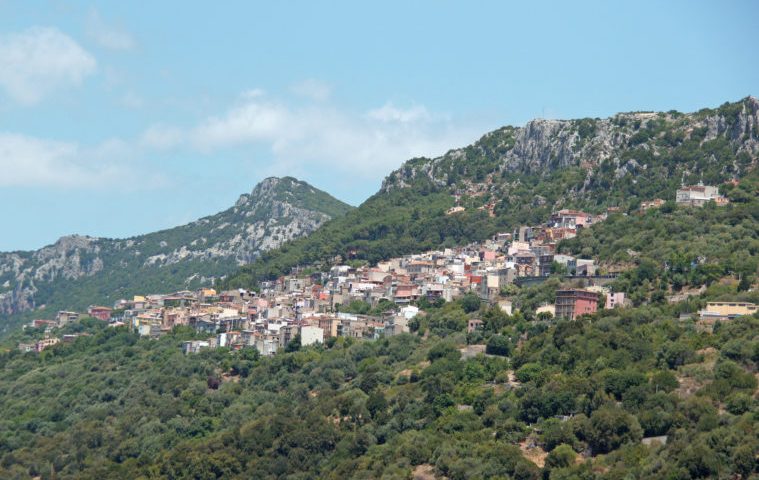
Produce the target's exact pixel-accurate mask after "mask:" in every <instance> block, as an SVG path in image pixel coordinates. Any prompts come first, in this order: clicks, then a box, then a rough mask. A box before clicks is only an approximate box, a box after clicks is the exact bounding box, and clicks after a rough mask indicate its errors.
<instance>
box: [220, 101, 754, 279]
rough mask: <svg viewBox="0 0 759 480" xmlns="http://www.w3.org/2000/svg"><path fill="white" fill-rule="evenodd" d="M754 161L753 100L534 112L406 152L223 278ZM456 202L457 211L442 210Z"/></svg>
mask: <svg viewBox="0 0 759 480" xmlns="http://www.w3.org/2000/svg"><path fill="white" fill-rule="evenodd" d="M757 163H759V100H757V99H756V98H754V97H747V98H745V99H743V100H741V101H738V102H734V103H725V104H723V105H722V106H720V107H719V108H716V109H708V108H705V109H702V110H699V111H698V112H695V113H689V114H684V113H680V112H676V111H669V112H658V113H656V112H632V113H620V114H617V115H614V116H612V117H610V118H606V119H597V118H584V119H579V120H533V121H531V122H529V123H528V124H527V125H525V126H524V127H510V126H509V127H503V128H500V129H498V130H495V131H493V132H490V133H488V134H486V135H484V136H483V137H482V138H481V139H480V140H478V141H477V142H475V143H474V144H472V145H470V146H468V147H465V148H460V149H455V150H451V151H449V152H448V153H446V154H445V155H442V156H440V157H437V158H432V159H430V158H415V159H411V160H409V161H407V162H405V163H404V164H403V165H402V166H401V167H400V168H399V169H397V170H395V171H394V172H392V173H391V174H390V175H388V176H387V178H386V179H385V181H384V182H383V184H382V187H381V189H380V191H379V192H377V193H376V194H375V195H374V196H372V197H371V198H369V199H368V200H367V201H366V202H364V203H363V204H362V205H360V206H359V207H358V208H357V209H355V210H353V211H351V212H349V213H348V214H347V215H345V216H344V217H341V218H338V219H335V220H332V221H330V222H328V223H327V224H325V225H324V227H322V228H320V229H319V230H318V231H317V232H315V233H314V234H313V235H311V236H309V237H308V238H305V239H299V240H296V241H294V242H290V243H287V244H285V245H283V246H282V247H281V248H279V249H276V250H271V251H269V252H267V253H266V254H264V255H262V257H261V258H260V259H259V260H257V261H256V262H255V263H253V264H251V265H248V266H245V267H243V268H242V269H241V270H240V271H239V272H238V274H236V275H233V276H231V277H229V278H228V279H227V280H226V285H230V286H251V285H255V283H256V282H257V281H259V280H261V279H264V278H271V277H273V276H276V275H280V274H282V273H285V272H287V271H288V270H289V269H290V268H292V267H293V266H295V265H299V264H301V265H302V264H310V263H322V264H326V263H331V262H334V261H337V260H338V259H339V260H340V261H345V260H351V259H353V260H361V261H369V262H376V261H378V260H381V259H384V258H388V257H393V256H398V255H402V254H407V253H411V252H415V251H420V250H424V249H428V248H433V247H438V246H445V245H454V244H460V243H462V242H469V241H474V240H482V239H484V238H486V237H488V236H490V235H492V234H493V233H494V232H495V231H497V230H510V229H513V228H514V227H515V226H518V225H522V224H534V223H539V222H542V221H545V219H546V218H547V217H548V215H549V214H550V213H551V211H553V210H556V209H560V208H581V209H586V210H589V211H591V212H595V213H599V212H602V211H604V210H605V209H606V208H607V207H612V206H613V207H619V208H620V209H621V210H622V211H635V210H637V208H638V206H639V204H640V202H642V201H645V200H652V199H654V198H665V199H666V198H674V194H675V190H676V189H677V188H678V187H679V186H680V185H681V184H683V183H686V184H695V183H697V182H699V181H703V182H705V183H708V184H722V183H723V182H726V181H729V180H732V179H735V178H740V177H742V176H743V175H745V174H746V172H748V171H750V170H752V169H754V168H755V167H756V166H757ZM456 204H458V205H460V206H462V207H464V208H465V211H463V212H460V213H456V214H452V215H447V214H446V212H447V210H448V209H449V208H450V207H452V206H454V205H456Z"/></svg>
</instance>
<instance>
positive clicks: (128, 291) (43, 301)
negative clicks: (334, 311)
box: [0, 177, 351, 330]
mask: <svg viewBox="0 0 759 480" xmlns="http://www.w3.org/2000/svg"><path fill="white" fill-rule="evenodd" d="M350 209H351V207H350V206H349V205H347V204H345V203H343V202H341V201H339V200H337V199H335V198H333V197H331V196H330V195H328V194H327V193H325V192H322V191H320V190H317V189H315V188H314V187H312V186H311V185H309V184H307V183H305V182H302V181H298V180H296V179H294V178H291V177H285V178H267V179H266V180H263V181H262V182H261V183H259V184H258V185H257V186H256V187H255V188H254V189H253V191H252V192H251V193H249V194H244V195H241V196H240V198H239V200H238V201H237V202H236V204H235V205H234V206H233V207H231V208H229V209H227V210H225V211H223V212H221V213H217V214H215V215H211V216H207V217H203V218H201V219H199V220H197V221H195V222H192V223H189V224H187V225H182V226H179V227H175V228H170V229H167V230H162V231H159V232H155V233H150V234H147V235H140V236H136V237H132V238H127V239H107V238H93V237H86V236H79V235H73V236H68V237H63V238H61V239H60V240H58V241H57V242H56V243H55V244H54V245H50V246H48V247H45V248H42V249H40V250H37V251H30V252H11V253H0V320H3V317H4V318H5V320H6V321H4V322H2V323H3V324H2V327H0V328H3V329H6V330H7V328H8V327H7V326H8V322H7V318H8V317H9V316H11V315H14V314H18V313H21V312H25V311H30V310H34V309H37V308H39V307H41V306H42V305H45V306H46V310H45V311H40V310H36V312H35V315H38V316H41V317H45V314H46V313H48V312H49V314H50V315H53V314H54V313H55V312H54V311H53V310H55V309H56V308H78V309H82V308H86V307H87V305H90V304H93V303H106V304H109V303H112V302H113V301H115V300H117V299H119V298H123V297H128V296H131V295H133V294H138V293H140V294H144V293H148V292H166V291H171V290H177V289H189V288H196V287H198V286H200V285H210V284H212V283H213V281H214V279H215V278H217V277H219V276H223V275H226V274H229V273H230V272H233V271H235V269H236V268H238V267H239V266H240V265H242V264H245V263H249V262H252V261H254V260H255V259H256V258H258V257H259V256H260V255H261V253H262V252H264V251H267V250H270V249H272V248H277V247H278V246H280V245H282V244H283V243H284V242H286V241H288V240H292V239H296V238H299V237H302V236H305V235H308V234H309V233H311V232H313V231H314V230H316V229H317V228H318V227H320V226H321V225H322V224H324V223H325V222H326V221H327V220H329V219H331V218H334V217H339V216H342V215H344V214H345V213H346V212H348V211H349V210H350Z"/></svg>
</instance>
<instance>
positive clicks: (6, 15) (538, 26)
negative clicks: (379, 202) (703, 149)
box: [0, 0, 759, 251]
mask: <svg viewBox="0 0 759 480" xmlns="http://www.w3.org/2000/svg"><path fill="white" fill-rule="evenodd" d="M363 3H364V2H347V1H346V2H338V1H329V2H314V1H309V2H305V1H303V2H296V1H288V2H250V1H249V2H221V3H217V4H216V5H214V6H212V4H211V3H203V4H201V3H200V2H187V1H182V2H179V1H177V2H170V1H166V2H138V3H135V2H107V3H105V2H104V3H90V2H69V1H60V0H59V1H36V2H35V1H23V2H21V1H16V2H12V1H8V0H0V215H1V217H2V226H3V227H2V229H0V250H2V251H7V250H16V249H33V248H39V247H41V246H43V245H46V244H49V243H52V242H54V241H55V240H56V239H57V238H58V237H59V236H61V235H65V234H71V233H81V234H89V235H95V236H104V237H125V236H131V235H136V234H140V233H146V232H150V231H153V230H157V229H161V228H167V227H171V226H174V225H178V224H181V223H185V222H188V221H191V220H193V219H195V218H198V217H200V216H203V215H207V214H212V213H215V212H217V211H220V210H223V209H225V208H227V207H229V206H231V205H232V204H233V203H234V201H235V200H236V199H237V197H238V196H239V195H240V194H241V193H244V192H248V191H250V190H251V189H252V188H253V186H254V185H255V184H256V183H257V182H258V181H260V180H261V179H263V178H265V177H267V176H271V175H294V176H296V177H298V178H301V179H303V180H306V181H308V182H310V183H312V184H313V185H315V186H317V187H319V188H322V189H324V190H326V191H328V192H330V193H332V194H333V195H335V196H337V197H338V198H340V199H342V200H345V201H347V202H349V203H351V204H354V205H357V204H359V203H361V202H362V201H363V200H365V199H366V198H367V197H368V196H370V195H371V194H373V193H374V192H375V191H376V190H377V188H378V187H379V185H380V182H381V180H382V178H383V177H384V176H385V175H386V174H387V173H388V172H390V171H391V170H392V169H394V168H397V167H398V166H399V165H400V164H401V163H402V162H403V161H404V160H406V159H408V158H410V157H413V156H419V155H425V156H434V155H439V154H441V153H444V152H445V151H446V150H448V149H450V148H454V147H458V146H463V145H466V144H468V143H470V142H472V141H473V140H475V139H476V138H478V137H479V136H481V135H482V134H483V133H485V132H487V131H488V130H492V129H494V128H497V127H499V126H501V125H507V124H511V125H521V124H524V123H525V122H526V121H528V120H529V119H531V118H535V117H543V118H578V117H605V116H608V115H612V114H614V113H616V112H619V111H630V110H670V109H677V110H680V111H693V110H697V109H699V108H702V107H707V106H709V107H714V106H718V105H720V104H721V103H723V102H725V101H735V100H738V99H740V98H743V97H745V96H746V95H755V96H756V95H759V62H757V61H756V59H757V53H756V45H757V44H758V42H759V35H757V28H756V26H757V25H759V3H757V2H753V1H721V2H703V1H668V2H649V1H636V2H627V3H625V4H622V3H621V2H607V1H597V2H559V1H556V2H500V1H498V2H495V1H494V2H448V1H415V2H407V1H406V2H392V1H385V2H376V3H375V5H373V6H372V5H364V4H363Z"/></svg>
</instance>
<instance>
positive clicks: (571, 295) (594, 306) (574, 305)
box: [556, 290, 598, 320]
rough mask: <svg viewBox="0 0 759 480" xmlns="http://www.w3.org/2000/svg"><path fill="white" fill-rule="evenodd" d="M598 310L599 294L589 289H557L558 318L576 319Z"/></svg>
mask: <svg viewBox="0 0 759 480" xmlns="http://www.w3.org/2000/svg"><path fill="white" fill-rule="evenodd" d="M596 310H598V294H596V293H594V292H589V291H587V290H557V291H556V318H557V319H558V318H563V319H567V320H574V319H575V318H577V317H578V316H580V315H586V314H591V313H595V312H596Z"/></svg>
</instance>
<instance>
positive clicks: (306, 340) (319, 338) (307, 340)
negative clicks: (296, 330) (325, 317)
mask: <svg viewBox="0 0 759 480" xmlns="http://www.w3.org/2000/svg"><path fill="white" fill-rule="evenodd" d="M323 341H324V329H322V328H319V327H313V326H310V325H309V326H305V327H301V329H300V344H301V345H303V346H304V347H305V346H306V345H313V344H315V343H322V342H323Z"/></svg>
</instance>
